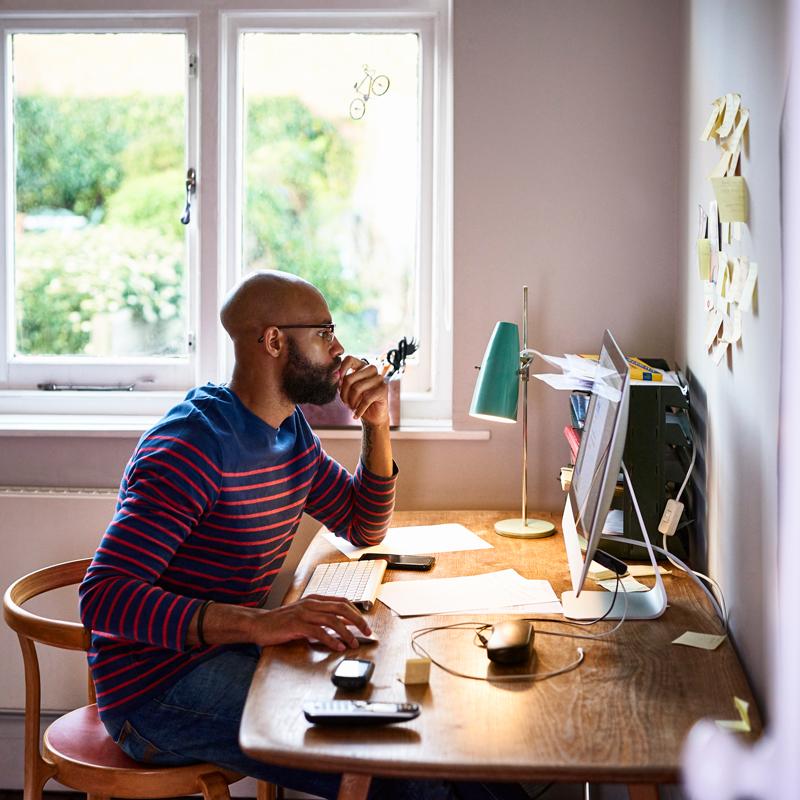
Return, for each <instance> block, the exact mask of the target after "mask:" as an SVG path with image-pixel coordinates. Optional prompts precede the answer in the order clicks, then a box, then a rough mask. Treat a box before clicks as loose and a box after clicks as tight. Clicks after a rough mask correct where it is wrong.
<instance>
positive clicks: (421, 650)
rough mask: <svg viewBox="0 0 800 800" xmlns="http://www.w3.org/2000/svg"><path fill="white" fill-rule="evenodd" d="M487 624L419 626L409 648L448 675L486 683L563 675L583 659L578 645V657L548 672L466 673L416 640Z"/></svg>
mask: <svg viewBox="0 0 800 800" xmlns="http://www.w3.org/2000/svg"><path fill="white" fill-rule="evenodd" d="M486 627H487V625H486V624H485V623H482V622H455V623H453V624H452V625H436V626H433V627H430V628H420V629H418V630H416V631H414V633H413V634H412V635H411V648H412V650H413V651H414V652H415V653H416V654H417V655H418V656H422V657H423V658H427V659H428V660H429V661H430V662H431V664H435V665H436V666H437V667H439V669H442V670H444V671H445V672H447V673H449V674H450V675H455V676H456V677H457V678H467V679H469V680H473V681H486V682H488V683H495V682H506V683H507V682H511V681H541V680H545V679H547V678H554V677H555V676H556V675H563V674H564V673H565V672H571V671H572V670H573V669H577V667H579V666H580V665H581V664H582V663H583V659H584V650H583V648H582V647H578V648H576V649H577V655H578V657H577V658H576V659H575V660H574V661H571V662H570V663H569V664H566V665H565V666H563V667H561V668H560V669H555V670H551V671H550V672H530V673H525V674H524V675H491V676H486V675H468V674H467V673H466V672H459V670H456V669H452V668H451V667H448V666H447V665H445V664H443V663H442V662H441V661H437V660H436V659H435V658H434V657H433V656H432V655H431V654H430V653H429V652H428V650H426V649H425V647H423V646H422V644H420V642H419V641H418V640H419V639H420V638H421V637H422V636H427V635H428V634H430V633H434V632H436V631H443V630H470V629H472V630H476V631H477V630H485V629H486Z"/></svg>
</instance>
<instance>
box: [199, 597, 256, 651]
mask: <svg viewBox="0 0 800 800" xmlns="http://www.w3.org/2000/svg"><path fill="white" fill-rule="evenodd" d="M200 610H202V607H201V609H200ZM266 613H267V612H266V611H265V610H264V609H260V608H245V607H244V606H237V605H231V604H229V603H211V604H209V605H205V614H204V616H203V618H202V629H203V630H202V632H203V639H204V640H205V644H206V645H208V646H211V645H215V644H243V643H250V642H253V641H255V635H256V626H257V624H258V623H257V621H258V619H259V617H261V616H262V615H263V614H266ZM199 617H200V613H199V611H198V613H197V614H195V617H194V619H193V620H192V623H191V624H190V627H189V634H188V637H187V644H189V645H195V644H201V641H200V637H199V636H198V630H197V625H198V621H199V619H198V618H199Z"/></svg>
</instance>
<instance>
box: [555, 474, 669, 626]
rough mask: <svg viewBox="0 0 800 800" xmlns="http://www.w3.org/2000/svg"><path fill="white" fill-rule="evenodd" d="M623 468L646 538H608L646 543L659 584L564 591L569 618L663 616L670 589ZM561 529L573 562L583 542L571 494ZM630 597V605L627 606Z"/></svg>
mask: <svg viewBox="0 0 800 800" xmlns="http://www.w3.org/2000/svg"><path fill="white" fill-rule="evenodd" d="M622 472H623V474H624V476H625V482H626V483H627V485H628V489H629V491H630V493H631V500H632V501H633V506H634V508H635V509H636V516H637V517H638V519H639V527H640V528H641V530H642V536H643V537H644V542H637V541H635V540H633V539H623V538H621V537H619V536H614V537H606V538H613V539H615V540H616V541H621V542H624V543H626V544H635V545H637V546H639V547H646V548H647V552H648V554H649V555H650V563H651V564H652V565H653V569H654V571H655V585H654V586H653V588H652V589H648V590H647V591H646V592H627V593H626V592H623V590H622V588H621V587H620V589H619V591H618V592H616V594H615V593H614V592H607V591H605V590H603V591H602V592H591V591H590V592H587V591H581V592H580V594H576V593H575V592H573V591H569V592H564V593H563V594H562V595H561V606H562V608H563V610H564V616H565V617H567V619H580V620H586V619H598V618H599V617H605V619H621V618H622V617H623V616H624V617H625V618H626V619H655V618H656V617H660V616H661V615H662V614H663V613H664V610H665V609H666V607H667V590H666V589H665V588H664V581H662V580H661V572H660V571H659V569H658V562H657V561H656V557H655V553H654V552H653V546H652V545H651V544H650V537H649V536H648V535H647V530H646V528H645V524H644V520H643V519H642V512H641V511H640V510H639V503H638V502H637V500H636V492H634V490H633V484H632V483H631V479H630V476H629V475H628V470H627V469H626V468H625V464H623V465H622ZM561 530H562V532H563V535H564V544H565V546H566V548H567V556H568V558H569V559H570V562H572V561H573V560H574V554H575V553H576V551H577V553H578V554H580V545H579V543H578V542H579V537H578V529H577V528H576V527H575V516H574V514H573V513H572V503H571V502H570V499H569V495H567V502H566V504H565V505H564V515H563V516H562V518H561ZM571 566H572V564H571ZM626 600H627V609H626V607H625V605H626Z"/></svg>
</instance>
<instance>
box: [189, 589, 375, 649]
mask: <svg viewBox="0 0 800 800" xmlns="http://www.w3.org/2000/svg"><path fill="white" fill-rule="evenodd" d="M196 617H197V615H195V619H194V620H192V623H191V625H190V627H189V632H188V634H187V644H189V645H195V644H199V643H200V641H199V639H198V637H197V619H196ZM348 625H355V626H356V627H357V628H358V629H359V630H361V631H363V632H364V633H365V634H366V635H367V636H369V635H370V634H371V633H372V631H371V630H370V627H369V625H368V624H367V621H366V620H365V619H364V617H362V616H361V614H359V613H358V611H357V610H356V607H355V606H354V605H353V604H352V603H351V602H349V601H348V600H344V599H342V598H341V597H326V596H324V595H319V594H314V595H309V596H308V597H304V598H303V599H302V600H298V601H297V602H296V603H291V604H289V605H287V606H281V607H280V608H275V609H272V610H270V611H265V610H264V609H261V608H245V607H243V606H235V605H229V604H228V603H212V604H211V605H209V606H208V610H207V611H206V615H205V618H204V620H203V638H204V639H205V640H206V642H207V643H208V644H240V643H242V642H249V643H253V644H257V645H260V646H262V647H263V646H265V645H272V644H283V643H284V642H292V641H295V640H297V639H308V640H312V639H313V640H316V641H319V642H322V644H325V645H327V646H328V647H330V648H331V650H339V651H342V650H346V649H347V648H348V647H358V640H357V639H356V638H355V636H353V634H352V633H351V632H350V631H349V630H348V629H347V626H348ZM332 631H333V632H334V633H332ZM337 637H338V638H337Z"/></svg>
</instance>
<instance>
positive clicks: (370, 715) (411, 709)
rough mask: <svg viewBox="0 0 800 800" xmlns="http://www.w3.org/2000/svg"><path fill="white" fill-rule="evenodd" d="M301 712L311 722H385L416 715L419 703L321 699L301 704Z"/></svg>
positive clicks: (385, 723)
mask: <svg viewBox="0 0 800 800" xmlns="http://www.w3.org/2000/svg"><path fill="white" fill-rule="evenodd" d="M303 713H304V714H305V716H306V719H307V720H308V721H309V722H313V723H314V724H315V725H388V724H389V723H391V722H406V721H407V720H410V719H414V717H418V716H419V706H418V705H417V704H416V703H393V702H388V701H385V700H321V701H319V702H313V703H304V704H303Z"/></svg>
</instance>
